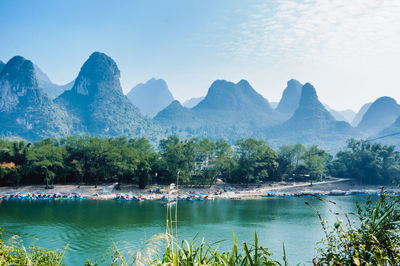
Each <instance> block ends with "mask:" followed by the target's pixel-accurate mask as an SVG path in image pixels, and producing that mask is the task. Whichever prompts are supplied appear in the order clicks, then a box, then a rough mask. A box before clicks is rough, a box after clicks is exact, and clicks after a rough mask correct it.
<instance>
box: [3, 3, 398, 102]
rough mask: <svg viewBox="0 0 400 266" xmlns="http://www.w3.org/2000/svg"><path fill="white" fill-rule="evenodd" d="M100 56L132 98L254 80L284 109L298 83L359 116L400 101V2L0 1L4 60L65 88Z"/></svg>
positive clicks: (199, 91)
mask: <svg viewBox="0 0 400 266" xmlns="http://www.w3.org/2000/svg"><path fill="white" fill-rule="evenodd" d="M93 51H101V52H105V53H106V54H108V55H109V56H111V57H112V58H113V59H114V60H115V61H116V62H117V64H118V66H119V68H120V70H121V81H122V86H123V88H124V91H125V92H127V91H129V90H130V89H131V88H132V87H133V86H134V85H136V84H137V83H140V82H144V81H146V80H148V79H150V78H151V77H157V78H163V79H165V80H166V81H167V83H168V85H169V87H170V89H171V91H172V93H173V94H174V96H175V97H176V98H177V99H178V100H185V99H187V98H190V97H193V96H200V95H204V94H205V93H206V92H207V89H208V87H209V86H210V84H211V83H212V81H213V80H215V79H227V80H232V81H235V82H236V81H238V80H240V79H247V80H249V82H250V83H251V84H252V85H253V87H254V88H255V89H256V90H257V91H259V92H260V93H261V94H262V95H264V96H265V97H266V98H268V99H269V100H270V101H277V100H279V98H280V96H281V93H282V90H283V89H284V87H285V85H286V81H287V80H288V79H290V78H296V79H298V80H299V81H301V82H311V83H312V84H314V85H315V87H316V88H317V92H318V94H319V97H320V99H321V100H322V101H323V102H325V103H327V104H329V105H331V107H334V108H336V109H345V108H353V109H358V108H359V107H360V106H361V105H362V104H363V103H365V102H368V101H373V100H375V99H376V98H377V97H379V96H382V95H389V96H392V97H394V98H396V100H400V85H399V84H400V82H399V78H400V0H350V1H349V0H302V1H290V0H281V1H267V0H265V1H257V0H253V1H244V0H190V1H189V0H174V1H166V0H159V1H152V0H145V1H127V0H113V1H111V0H58V1H54V0H46V1H45V0H35V1H33V0H25V1H22V0H0V60H3V61H7V60H9V59H10V58H11V57H12V56H14V55H22V56H24V57H26V58H28V59H31V60H32V61H34V62H35V63H36V64H37V65H39V66H40V67H41V68H42V69H43V70H44V71H45V72H46V73H47V74H48V75H49V76H50V78H51V79H52V80H53V81H54V82H55V83H59V84H63V83H66V82H69V81H71V80H72V79H73V78H75V77H76V75H77V74H78V72H79V69H80V67H81V65H82V64H83V62H84V61H85V60H86V59H87V58H88V56H89V55H90V54H91V53H92V52H93Z"/></svg>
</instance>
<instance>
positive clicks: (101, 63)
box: [72, 52, 122, 95]
mask: <svg viewBox="0 0 400 266" xmlns="http://www.w3.org/2000/svg"><path fill="white" fill-rule="evenodd" d="M119 78H120V71H119V69H118V66H117V64H116V63H115V62H114V60H113V59H112V58H111V57H109V56H107V55H106V54H104V53H100V52H94V53H93V54H91V55H90V57H89V59H88V60H86V62H85V63H84V64H83V66H82V68H81V70H80V72H79V75H78V77H77V79H76V81H75V84H74V87H73V88H72V90H75V91H76V92H77V93H78V94H82V95H90V94H93V93H96V92H97V91H98V90H102V89H117V90H119V91H120V92H121V93H122V88H121V84H120V82H119Z"/></svg>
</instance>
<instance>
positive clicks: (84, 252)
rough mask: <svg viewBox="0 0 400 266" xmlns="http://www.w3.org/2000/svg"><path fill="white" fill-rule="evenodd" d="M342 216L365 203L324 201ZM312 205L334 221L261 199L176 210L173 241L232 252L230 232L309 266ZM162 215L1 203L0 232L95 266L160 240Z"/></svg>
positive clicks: (124, 206) (125, 205)
mask: <svg viewBox="0 0 400 266" xmlns="http://www.w3.org/2000/svg"><path fill="white" fill-rule="evenodd" d="M325 199H330V200H333V201H335V202H337V204H338V205H339V206H341V208H343V209H344V210H346V211H355V210H356V207H355V201H357V200H358V201H359V202H364V201H365V199H366V197H364V196H342V197H340V196H338V197H325ZM306 201H308V202H310V203H311V204H312V205H313V206H314V207H316V208H317V209H318V210H319V211H320V212H321V215H322V216H323V217H324V218H327V219H328V220H331V221H333V220H332V219H333V217H332V215H330V213H329V210H328V208H327V206H326V205H325V204H324V203H323V202H321V201H319V200H317V199H315V198H308V197H304V198H263V199H259V200H239V201H238V200H225V199H216V200H209V201H202V202H179V204H178V224H179V228H178V231H179V238H180V239H188V240H191V239H192V238H193V237H194V236H195V235H196V234H197V233H198V236H197V238H198V241H201V239H202V238H203V237H204V238H205V240H206V241H208V242H209V243H212V242H215V241H218V240H226V241H223V242H222V243H221V249H222V250H224V249H227V248H230V247H231V246H232V243H233V242H232V230H234V232H235V235H236V238H237V240H238V242H239V243H240V242H243V241H253V240H254V231H255V230H256V231H257V234H258V237H259V241H260V243H261V244H262V245H263V246H264V247H267V248H268V249H269V250H270V251H271V252H272V253H273V254H274V258H276V259H279V260H280V261H281V258H282V244H283V243H284V244H285V247H286V253H287V254H288V257H289V262H291V264H294V265H295V264H297V263H299V262H301V263H305V264H306V265H308V264H311V260H312V258H313V256H314V255H315V246H316V242H318V241H319V240H321V238H322V230H321V225H320V222H319V220H318V217H317V215H316V213H315V211H314V210H312V209H311V208H310V207H308V206H307V205H306V204H304V202H306ZM165 218H166V207H164V206H163V205H162V204H161V202H160V201H144V202H117V201H114V200H108V201H95V200H82V201H69V200H55V201H51V200H36V201H28V200H3V201H2V202H1V203H0V227H4V228H5V232H4V234H3V236H4V238H8V237H10V236H12V235H18V236H20V237H21V239H22V240H23V243H24V244H25V245H28V244H29V243H31V242H32V241H35V242H36V243H37V244H38V245H40V246H43V247H46V248H53V249H54V248H62V247H64V246H66V245H67V244H68V251H67V253H66V257H65V262H66V264H67V265H82V264H84V262H85V260H86V259H88V258H90V259H92V260H100V259H101V255H102V254H104V253H105V252H106V250H107V249H109V248H110V247H112V246H113V245H114V243H116V245H117V246H118V247H119V248H120V249H121V250H123V251H124V252H126V253H129V252H131V253H133V252H134V251H135V250H137V248H138V247H140V246H142V245H143V244H144V243H145V241H146V240H147V239H149V238H150V237H151V236H153V235H154V234H157V233H162V232H165Z"/></svg>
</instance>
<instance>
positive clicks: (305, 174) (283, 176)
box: [0, 136, 400, 188]
mask: <svg viewBox="0 0 400 266" xmlns="http://www.w3.org/2000/svg"><path fill="white" fill-rule="evenodd" d="M0 162H2V164H1V165H0V185H13V186H17V185H19V184H39V183H45V184H46V186H47V187H48V186H51V185H52V184H54V183H64V184H65V183H76V184H81V183H86V184H95V185H97V184H99V183H103V182H118V183H134V184H137V185H138V186H139V187H141V188H144V187H145V186H146V185H147V184H154V183H159V184H169V183H172V182H174V181H175V180H176V179H177V178H178V175H179V182H180V183H181V184H203V185H205V184H213V183H214V182H215V181H216V180H217V178H221V179H223V180H224V181H225V182H228V183H236V184H237V183H242V184H257V183H260V182H266V181H282V180H295V181H297V180H308V181H312V180H321V179H323V178H325V177H326V176H328V175H331V176H335V177H346V178H353V179H355V180H357V181H359V182H360V183H363V184H387V183H389V182H391V181H392V180H394V179H398V177H399V176H400V152H399V151H396V150H395V147H394V146H387V145H381V144H377V143H370V142H368V141H358V140H349V141H348V147H347V149H345V150H343V151H341V152H339V153H338V154H337V155H336V156H335V157H334V156H332V155H330V154H329V153H327V152H326V151H325V150H323V149H320V148H319V147H318V146H317V145H312V146H309V147H304V146H303V145H301V144H296V145H285V146H282V147H280V148H279V149H278V150H273V149H272V148H271V147H270V146H269V145H268V143H267V142H265V141H260V140H255V139H240V140H238V141H237V143H236V145H234V146H231V145H229V144H228V143H227V142H226V141H224V140H217V141H212V140H209V139H207V138H205V139H197V138H192V139H185V140H180V139H179V138H177V137H173V136H171V137H169V138H167V139H164V140H161V141H160V143H159V146H158V147H157V149H154V148H153V147H152V146H151V145H150V142H149V141H148V140H147V139H144V138H139V139H127V138H108V139H101V138H97V137H68V138H64V139H60V140H57V139H51V138H49V139H44V140H42V141H39V142H35V143H26V142H24V141H8V140H0Z"/></svg>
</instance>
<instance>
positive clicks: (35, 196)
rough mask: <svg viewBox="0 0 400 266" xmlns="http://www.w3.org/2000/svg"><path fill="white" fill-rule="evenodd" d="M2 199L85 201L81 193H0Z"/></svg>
mask: <svg viewBox="0 0 400 266" xmlns="http://www.w3.org/2000/svg"><path fill="white" fill-rule="evenodd" d="M0 199H16V200H44V199H47V200H55V199H66V200H84V199H85V197H84V196H82V195H81V194H79V193H44V192H35V193H28V192H18V193H0Z"/></svg>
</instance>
